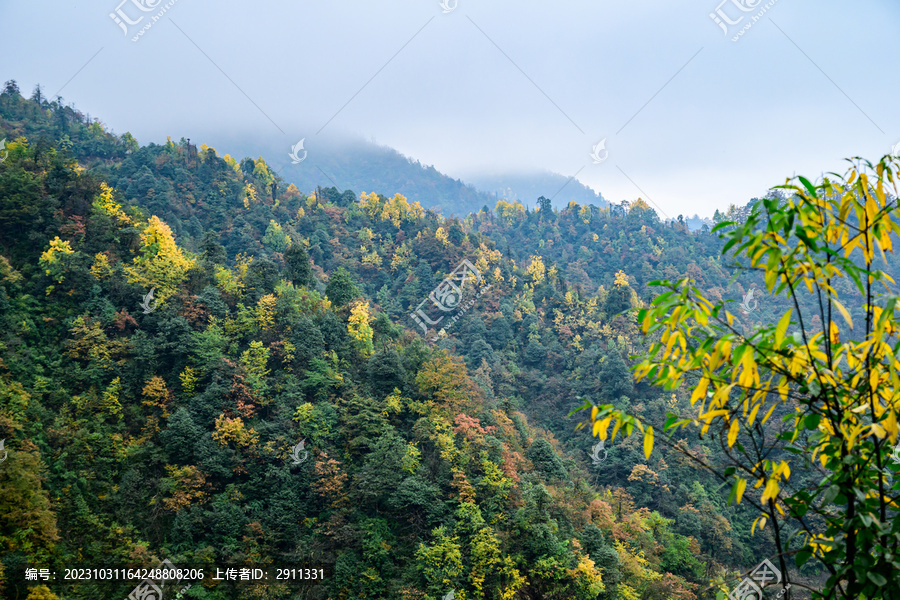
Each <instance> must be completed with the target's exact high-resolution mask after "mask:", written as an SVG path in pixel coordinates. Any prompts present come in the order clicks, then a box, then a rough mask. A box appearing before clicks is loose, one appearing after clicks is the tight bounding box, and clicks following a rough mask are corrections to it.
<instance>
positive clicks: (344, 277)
mask: <svg viewBox="0 0 900 600" xmlns="http://www.w3.org/2000/svg"><path fill="white" fill-rule="evenodd" d="M325 295H326V296H328V299H329V300H331V301H332V302H334V304H335V306H344V305H346V304H347V303H348V302H350V301H351V300H353V299H354V298H358V297H359V290H357V288H356V285H355V284H354V283H353V280H352V279H351V278H350V273H348V272H347V270H346V269H344V267H338V268H337V270H336V271H335V272H334V274H333V275H332V276H331V279H330V280H329V281H328V285H327V286H326V287H325Z"/></svg>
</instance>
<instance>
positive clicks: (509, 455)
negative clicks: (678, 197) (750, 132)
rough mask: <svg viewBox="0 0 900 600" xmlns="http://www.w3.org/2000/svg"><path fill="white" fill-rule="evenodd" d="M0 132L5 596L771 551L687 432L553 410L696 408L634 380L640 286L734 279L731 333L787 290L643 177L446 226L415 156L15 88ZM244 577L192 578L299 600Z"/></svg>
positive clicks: (214, 595)
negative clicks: (332, 151) (144, 580)
mask: <svg viewBox="0 0 900 600" xmlns="http://www.w3.org/2000/svg"><path fill="white" fill-rule="evenodd" d="M0 137H5V138H6V139H7V142H6V149H5V150H6V152H8V155H7V156H6V158H5V159H4V160H3V162H2V164H0V439H5V441H6V449H7V450H8V451H9V459H8V460H7V461H6V462H4V463H2V466H0V547H2V549H3V550H2V552H3V555H2V560H0V569H2V572H0V586H2V587H0V593H2V594H4V595H5V597H7V598H26V597H27V598H35V599H36V598H66V599H68V598H73V599H74V598H101V597H123V598H124V597H125V596H126V595H127V594H128V592H129V591H130V590H131V587H133V586H131V587H129V586H127V585H124V584H123V585H119V586H118V587H115V586H111V585H110V584H106V583H103V584H101V583H97V582H92V581H78V582H75V581H65V582H64V581H55V582H52V583H42V582H33V581H29V582H27V581H25V578H24V575H23V573H24V569H25V568H26V567H28V566H44V567H49V568H55V569H57V570H58V571H60V572H61V570H62V569H63V568H65V567H66V566H74V565H76V563H77V564H78V565H84V566H92V567H101V566H121V565H124V564H143V565H145V566H146V567H152V566H155V565H156V564H157V563H158V562H159V561H160V560H162V559H164V558H167V559H169V560H170V561H171V562H172V563H173V564H175V565H185V566H187V565H194V566H197V565H204V566H206V567H207V568H214V567H215V565H226V564H227V565H241V566H244V565H249V566H253V565H265V564H272V563H276V564H297V565H302V564H307V565H321V566H323V568H325V570H326V572H327V578H326V580H325V581H324V583H322V584H321V585H315V586H312V587H307V588H304V589H305V592H304V593H305V595H304V596H303V597H308V598H322V599H325V598H332V599H338V598H340V599H345V598H388V597H391V598H397V597H402V598H409V599H413V598H424V599H436V598H443V597H445V596H446V595H447V594H448V593H449V592H451V591H453V593H454V596H453V597H455V598H456V599H458V600H468V599H473V598H502V599H504V600H512V599H514V598H534V599H537V598H554V599H556V598H560V599H561V598H567V599H568V598H583V599H597V598H600V599H603V600H607V599H608V600H613V599H615V600H619V599H622V600H637V599H639V598H650V599H657V598H659V599H670V598H671V599H678V600H682V599H683V600H689V599H697V598H714V597H716V590H715V589H714V587H713V586H712V585H711V582H716V581H718V582H722V581H724V580H725V579H726V578H728V577H730V576H731V575H732V574H734V573H736V572H738V571H744V570H746V569H747V568H749V567H751V566H752V565H754V564H757V563H759V562H760V561H761V560H762V558H763V557H766V556H770V555H772V554H773V552H774V551H775V550H774V547H773V543H772V540H771V538H770V537H768V535H762V534H760V533H759V532H758V531H757V534H756V535H752V534H751V523H753V520H754V517H755V515H756V513H755V512H754V511H753V509H752V508H750V507H748V506H747V505H746V504H743V505H735V504H734V503H729V501H728V489H727V484H726V483H724V482H722V481H721V480H719V479H717V478H716V477H714V476H713V475H711V474H709V473H708V472H706V471H703V470H700V469H699V468H698V467H697V465H696V464H694V463H692V462H691V461H689V460H686V459H685V458H684V455H683V453H679V452H676V451H674V450H673V449H672V448H671V447H668V446H667V447H663V448H659V449H658V450H657V451H654V453H653V454H652V455H651V457H650V459H649V460H647V459H646V458H645V453H644V451H643V450H642V448H641V443H640V441H639V440H638V439H637V438H635V437H629V438H627V439H622V438H621V437H620V438H618V439H616V441H615V442H608V443H607V446H606V447H605V448H603V449H602V451H601V453H600V454H598V450H597V449H596V446H595V443H596V440H594V439H592V438H591V437H590V435H586V434H584V433H583V432H576V431H575V425H576V424H577V423H578V422H579V420H583V419H584V415H579V416H573V417H569V416H568V415H569V413H570V411H572V410H573V409H575V408H577V407H578V405H579V404H580V403H581V402H580V401H579V400H578V399H579V398H580V397H587V398H591V399H593V400H594V401H596V402H598V403H599V402H605V403H614V404H616V405H617V406H619V407H621V408H623V409H627V410H629V411H630V412H631V413H633V414H635V415H638V416H639V417H640V418H641V419H643V420H645V421H647V422H649V423H663V422H664V421H666V419H667V416H666V414H667V412H669V411H672V410H676V409H678V408H679V407H680V408H685V407H690V406H691V405H692V403H691V398H690V396H691V390H689V389H684V388H680V389H678V390H675V391H666V390H664V389H663V388H662V387H658V386H652V385H650V384H648V383H647V382H641V383H635V382H634V380H633V378H632V375H631V373H630V370H629V367H630V366H631V365H633V364H634V362H635V359H634V357H635V356H636V355H637V354H639V353H641V352H642V351H643V350H644V349H645V347H646V343H647V342H646V340H645V339H644V337H643V336H642V335H640V333H639V324H638V323H637V320H636V316H635V313H634V312H631V311H629V309H632V308H638V307H642V306H647V305H648V304H649V302H650V301H651V300H652V298H653V297H654V290H653V289H652V288H650V287H648V283H649V282H651V281H653V280H655V279H663V278H669V279H680V278H684V277H689V278H691V279H693V280H694V281H695V282H696V285H697V286H698V287H699V288H701V289H702V290H703V291H704V292H705V293H706V294H708V296H709V297H711V298H714V299H720V300H722V299H733V300H735V301H736V302H742V301H743V302H744V303H747V302H748V300H747V294H748V292H749V291H750V290H754V293H755V298H756V300H755V302H756V303H757V304H756V305H754V306H753V309H752V310H751V311H748V312H747V313H746V314H745V315H744V317H743V319H744V320H745V321H746V323H741V324H740V326H741V327H744V328H748V329H749V328H752V327H754V326H757V325H760V324H768V323H771V322H772V319H773V317H772V315H774V314H776V311H777V310H778V309H779V308H783V306H782V305H781V304H779V302H778V301H775V300H774V299H773V300H772V301H771V302H770V301H769V300H768V298H767V297H766V296H765V295H763V294H762V293H761V291H760V290H761V289H763V281H762V277H761V276H757V275H755V274H752V273H744V274H741V275H739V276H735V278H734V280H732V276H733V275H734V271H733V270H731V268H730V266H729V265H726V264H724V263H723V260H722V259H721V253H722V244H723V242H722V240H721V239H720V238H719V237H718V236H716V235H710V234H709V232H708V229H704V230H702V231H701V232H696V233H692V232H690V231H689V230H688V227H687V226H686V224H684V223H683V222H679V221H674V222H670V223H664V222H662V221H660V219H659V218H658V216H657V215H656V213H655V212H654V211H653V210H652V209H651V208H650V207H649V206H648V205H647V204H646V203H645V202H643V201H642V200H640V199H638V200H636V201H634V202H632V203H625V204H623V205H612V206H609V207H606V206H600V205H599V204H598V205H596V206H590V205H588V204H585V205H579V204H578V203H576V202H570V203H569V204H568V205H567V206H566V207H565V208H563V209H562V210H555V209H554V208H553V207H552V206H551V203H550V201H549V200H548V199H547V198H534V199H530V203H531V204H534V202H535V201H537V202H538V205H537V206H536V207H532V206H527V205H523V204H522V203H519V202H507V201H504V200H500V201H497V202H496V203H495V205H494V206H493V207H491V208H487V209H481V208H480V207H475V209H474V210H472V211H471V213H470V214H468V215H466V216H464V217H462V218H446V217H444V216H442V215H441V214H438V213H437V212H435V211H434V210H431V209H428V208H425V207H424V206H423V205H425V204H426V202H425V201H424V198H425V197H429V198H431V200H432V202H430V205H431V206H442V207H444V206H448V204H447V203H448V202H450V200H449V199H448V198H449V197H450V196H452V194H453V193H454V192H453V191H452V190H451V189H450V188H444V189H445V192H441V193H437V192H435V193H437V196H433V195H432V193H431V192H429V191H428V186H429V185H431V183H429V182H432V183H433V182H434V181H437V180H436V179H433V178H430V176H428V177H422V178H420V179H419V180H418V181H417V183H416V186H418V187H416V188H415V189H418V190H420V191H419V192H418V193H419V194H421V195H422V198H420V199H419V200H420V201H416V199H415V198H413V197H408V196H405V195H403V194H399V193H397V189H383V190H382V189H374V188H372V189H366V190H350V189H344V190H339V189H337V188H333V187H332V188H317V189H300V188H298V187H297V186H296V185H293V184H290V183H288V182H287V181H286V180H285V178H282V176H280V175H278V174H277V173H275V171H274V170H273V169H272V168H271V167H270V166H269V164H268V163H267V162H266V160H265V159H264V158H257V159H251V158H243V159H237V158H235V157H231V156H228V155H225V156H219V155H218V153H217V152H216V150H215V149H213V148H210V147H207V146H206V145H200V146H199V147H197V146H193V145H191V144H188V143H187V142H186V141H185V140H182V141H180V142H178V143H176V142H173V141H171V140H169V141H168V142H167V143H166V144H164V145H155V144H150V145H147V146H143V147H141V146H139V145H138V144H137V143H136V141H135V140H134V139H133V138H132V137H131V136H130V135H129V134H124V135H122V136H115V135H112V134H110V133H108V132H106V131H104V128H103V126H102V125H101V124H99V123H98V122H85V118H84V117H83V115H81V114H80V113H79V112H78V111H76V110H74V109H72V108H71V107H65V106H62V105H61V104H60V103H59V102H56V101H48V100H47V99H46V98H42V97H39V96H38V97H32V98H31V99H25V98H23V97H22V96H21V94H20V93H19V91H18V89H17V88H16V87H15V85H14V84H13V83H11V82H10V83H7V85H6V88H5V90H4V91H3V93H2V95H0ZM404 160H405V159H404ZM347 169H350V170H353V169H358V170H359V173H360V174H359V177H361V178H365V177H367V175H366V174H365V169H364V167H363V166H362V165H360V164H359V163H356V162H351V163H350V164H348V165H347ZM348 172H349V171H348ZM361 180H364V179H361ZM372 181H375V179H372ZM399 187H400V186H399V185H398V188H399ZM457 191H459V190H457ZM362 192H366V193H362ZM441 194H446V195H441ZM467 198H468V199H467ZM480 198H481V196H478V195H477V194H474V193H473V195H472V196H471V197H468V196H466V197H463V199H462V200H464V202H463V203H462V204H460V206H466V207H468V208H471V207H470V206H469V204H468V203H469V200H471V201H472V202H476V199H478V200H477V201H478V202H479V203H480ZM732 212H734V209H732ZM445 213H446V211H445ZM464 260H468V261H470V263H471V265H472V266H474V268H475V269H477V272H478V274H479V276H480V277H481V278H483V282H484V283H485V284H489V288H488V289H486V291H485V292H484V294H483V295H481V297H480V298H479V299H478V301H477V303H476V304H475V305H474V307H473V308H471V310H469V311H468V312H466V313H465V315H464V316H462V318H460V319H459V320H458V321H455V322H454V324H453V325H452V326H448V327H446V328H445V329H443V330H441V331H440V333H439V335H438V338H437V340H436V341H434V342H432V341H431V339H430V338H429V337H428V336H429V335H431V334H432V333H434V331H433V330H432V331H430V332H428V335H425V336H423V335H422V331H421V330H420V327H419V325H418V324H417V322H416V321H414V320H413V319H412V318H411V317H410V314H411V313H413V312H415V311H416V309H417V307H418V306H421V303H422V302H423V301H424V300H426V299H428V298H429V294H430V293H432V291H433V290H435V289H436V288H437V287H438V286H439V285H440V284H441V282H442V280H444V278H445V277H446V276H447V275H448V274H450V273H451V271H453V270H454V269H455V268H456V267H457V266H458V265H460V264H461V263H462V262H463V261H464ZM840 285H843V283H842V284H840ZM847 285H849V284H847ZM148 294H149V295H148ZM819 326H820V327H821V324H820V325H819ZM300 442H303V443H302V444H300ZM673 443H674V444H676V445H680V446H683V447H685V448H688V449H689V451H690V452H691V453H693V454H694V455H697V456H705V457H706V458H707V459H708V460H709V461H711V462H715V461H717V460H719V459H720V458H721V457H722V455H721V449H720V448H719V447H718V446H717V443H716V440H715V439H713V438H707V439H704V440H699V441H698V440H697V439H696V438H695V437H691V436H688V435H687V434H685V435H684V436H683V438H679V439H675V440H674V442H673ZM592 447H593V448H594V449H593V450H592ZM592 453H593V455H594V456H595V457H599V459H596V458H595V459H594V460H593V461H592V458H591V455H592ZM799 574H800V577H801V579H803V580H804V581H807V582H809V583H812V582H815V581H819V580H820V579H821V577H820V570H819V569H818V568H817V567H815V566H813V565H812V564H810V565H807V566H805V567H803V568H801V569H800V570H799ZM29 588H30V589H29ZM113 588H115V589H114V592H115V593H114V594H113V591H110V590H113ZM262 588H263V586H255V587H253V586H243V587H240V586H239V587H238V588H237V589H231V588H230V587H228V586H226V585H223V584H220V583H217V582H214V581H209V580H207V581H205V582H204V583H203V584H202V585H200V584H195V585H194V586H193V587H192V588H191V589H190V590H189V591H188V592H187V596H186V597H192V598H209V599H216V600H218V599H225V598H293V597H297V596H294V595H292V594H293V592H292V590H291V589H289V587H288V586H279V585H268V586H265V589H262ZM795 597H802V596H795Z"/></svg>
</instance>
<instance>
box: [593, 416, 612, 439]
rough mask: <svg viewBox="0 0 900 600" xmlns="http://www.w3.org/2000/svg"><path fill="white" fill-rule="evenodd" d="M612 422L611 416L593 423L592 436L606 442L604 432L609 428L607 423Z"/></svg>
mask: <svg viewBox="0 0 900 600" xmlns="http://www.w3.org/2000/svg"><path fill="white" fill-rule="evenodd" d="M610 421H612V415H610V416H608V417H606V418H605V419H602V420H600V421H597V422H595V423H594V436H598V435H599V436H600V439H601V440H606V430H607V429H608V428H609V423H610Z"/></svg>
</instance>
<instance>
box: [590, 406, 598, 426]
mask: <svg viewBox="0 0 900 600" xmlns="http://www.w3.org/2000/svg"><path fill="white" fill-rule="evenodd" d="M598 412H600V408H599V407H596V406H595V407H594V408H592V409H591V423H593V422H594V421H596V420H597V413H598Z"/></svg>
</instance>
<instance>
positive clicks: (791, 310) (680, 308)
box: [582, 156, 900, 600]
mask: <svg viewBox="0 0 900 600" xmlns="http://www.w3.org/2000/svg"><path fill="white" fill-rule="evenodd" d="M849 163H850V167H849V169H848V170H847V172H846V173H844V174H837V173H829V174H827V175H825V176H824V177H823V178H822V179H821V181H819V182H817V183H812V182H810V181H809V180H807V179H806V178H804V177H797V178H796V179H795V180H789V181H788V182H787V183H785V184H784V185H781V186H777V188H779V189H781V190H784V191H785V192H787V196H786V197H785V196H779V195H774V194H773V195H772V196H771V197H768V198H765V199H763V200H760V201H758V202H757V203H756V204H755V205H754V206H753V208H752V210H751V213H750V215H749V216H748V217H747V219H746V222H744V223H734V222H724V223H720V224H719V225H717V226H716V227H715V228H714V230H713V231H721V232H723V234H722V236H721V237H722V238H723V239H724V240H725V245H724V247H723V250H722V252H723V254H724V255H725V256H726V257H728V256H730V257H731V258H732V259H733V261H734V265H733V266H734V267H735V269H736V270H737V271H738V272H748V271H756V272H758V273H759V274H760V275H761V276H762V279H763V280H764V282H765V286H766V288H767V290H768V294H767V296H766V304H767V309H766V310H767V311H768V314H772V315H773V316H771V318H769V319H764V323H763V324H762V325H761V326H758V327H756V328H755V329H753V330H752V331H751V330H748V329H746V328H744V327H743V326H740V325H739V319H738V317H736V316H735V315H734V314H732V313H731V312H730V311H729V306H728V304H727V303H726V302H725V301H722V300H718V301H711V300H709V299H707V298H705V297H704V295H703V292H702V291H701V290H700V289H698V288H697V287H695V285H694V282H693V281H692V280H690V279H688V278H685V279H682V280H680V281H675V282H672V281H665V282H653V284H652V285H657V286H660V287H662V288H664V290H665V291H664V292H663V293H661V294H659V295H658V296H657V297H656V298H655V299H654V300H653V302H652V305H651V306H650V308H647V309H642V310H640V311H639V313H638V322H639V323H640V325H641V327H642V330H643V332H644V333H645V334H647V335H648V336H650V338H651V341H652V345H651V346H650V349H649V351H648V353H647V354H646V356H644V357H643V358H642V360H641V361H640V362H639V364H637V365H636V367H635V373H636V377H637V379H638V380H642V379H647V380H649V381H650V382H652V383H655V384H657V385H661V386H664V387H665V388H666V389H670V390H674V389H677V388H679V387H682V386H685V387H687V388H688V391H690V392H691V393H690V404H691V408H690V409H689V412H688V414H675V413H674V412H670V413H669V414H668V418H667V420H666V423H665V425H664V429H665V431H666V432H668V433H670V435H672V436H675V435H677V436H678V437H683V435H684V434H683V430H685V429H689V428H694V429H696V430H697V433H698V434H699V435H700V436H701V437H708V436H712V437H713V438H714V439H716V440H717V442H718V444H717V445H720V446H721V448H722V450H723V452H724V457H725V458H726V459H727V462H726V463H725V464H724V465H716V466H714V465H711V464H709V463H708V462H707V461H705V460H703V457H696V456H692V458H693V459H695V460H697V462H699V463H700V464H703V465H704V466H706V467H707V468H709V469H710V470H711V471H712V472H713V473H714V474H715V475H716V476H718V477H719V478H720V479H721V480H722V481H723V482H727V483H730V484H731V498H730V500H731V501H733V502H737V503H740V502H741V501H742V500H743V501H744V502H749V503H750V504H751V505H752V506H754V507H755V508H756V509H757V510H758V511H759V516H758V517H757V519H756V521H755V522H754V523H753V526H752V528H751V533H752V532H753V531H759V530H760V529H762V528H765V527H766V525H767V524H771V526H772V527H771V530H770V531H771V536H772V539H773V541H774V543H775V546H776V548H777V554H776V555H775V556H773V557H770V558H771V560H772V562H774V563H776V564H778V565H779V567H778V568H779V569H780V570H781V572H782V576H783V577H784V581H782V583H781V585H782V586H784V585H785V584H786V583H790V582H791V577H790V570H789V569H788V562H787V560H788V559H789V558H791V557H792V555H793V558H794V561H795V562H796V564H797V566H798V567H799V566H802V565H803V564H804V563H806V562H808V561H810V560H812V561H814V562H816V563H818V566H819V567H820V568H821V569H822V570H824V571H826V572H827V573H828V575H829V577H828V580H827V581H826V583H825V586H824V588H823V589H822V590H821V591H818V592H813V597H814V598H835V599H838V598H840V599H847V600H850V599H853V600H858V599H875V598H889V597H897V595H896V594H897V590H898V589H900V558H898V556H900V553H898V549H900V506H898V499H900V482H898V479H900V478H898V477H897V476H898V474H900V459H898V460H894V459H895V458H898V454H900V444H898V442H900V440H898V433H900V432H898V423H897V415H898V413H900V335H898V334H900V327H898V324H897V321H898V315H897V312H898V309H900V305H898V290H897V289H896V287H897V286H896V284H895V281H894V279H893V277H892V276H891V272H893V271H894V267H895V265H896V259H894V258H893V257H892V256H891V257H890V259H889V258H888V256H889V255H892V254H893V244H894V243H895V242H896V241H897V240H896V238H897V236H898V234H900V209H898V202H897V196H898V189H897V187H898V185H897V184H898V181H897V180H898V171H900V159H898V158H897V157H895V156H885V157H884V158H882V159H881V161H879V162H878V163H877V164H872V163H871V162H869V161H865V160H863V159H859V158H854V159H852V160H850V161H849ZM779 306H780V307H781V308H780V309H778V310H777V312H776V309H777V307H779ZM756 307H757V306H756V304H754V303H751V302H749V301H748V300H747V297H745V299H744V307H743V310H744V312H745V313H746V312H747V311H748V309H749V310H755V309H756ZM773 312H775V314H773ZM765 321H769V322H768V324H766V323H765ZM582 408H586V409H590V411H591V416H590V421H591V423H592V424H593V431H594V435H599V436H600V438H601V439H606V437H607V430H608V427H609V425H610V424H611V423H614V428H613V434H612V435H613V437H615V434H616V432H617V431H619V430H620V429H623V430H624V432H625V433H626V434H628V435H630V434H631V433H632V431H633V430H634V429H640V430H641V431H643V432H644V436H645V437H644V441H645V444H644V447H645V452H646V454H647V455H648V456H649V454H650V452H651V451H652V448H653V439H654V438H653V429H652V428H651V427H649V426H645V425H644V424H643V423H641V422H640V421H639V420H637V419H635V418H634V417H633V416H630V415H627V414H625V413H624V412H623V411H621V410H619V409H617V408H616V407H614V406H612V405H601V406H592V405H591V403H589V402H588V403H586V404H585V406H584V407H582ZM665 441H666V443H667V444H668V443H670V440H665ZM671 445H673V447H674V449H675V450H676V451H679V452H684V453H689V451H688V450H687V449H686V447H684V446H681V449H679V445H675V444H671ZM721 583H722V584H723V585H722V586H721V587H720V597H724V595H725V592H724V582H721ZM794 585H795V586H796V585H797V583H796V581H794ZM891 594H893V596H891ZM786 597H787V598H789V597H790V590H788V592H787V595H786Z"/></svg>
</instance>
